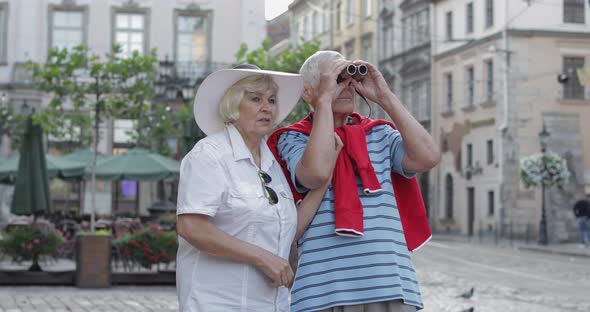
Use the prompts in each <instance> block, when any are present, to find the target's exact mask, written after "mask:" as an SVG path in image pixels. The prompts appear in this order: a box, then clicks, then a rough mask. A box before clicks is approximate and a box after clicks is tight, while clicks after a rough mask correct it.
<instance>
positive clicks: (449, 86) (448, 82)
mask: <svg viewBox="0 0 590 312" xmlns="http://www.w3.org/2000/svg"><path fill="white" fill-rule="evenodd" d="M445 82H446V91H447V103H446V104H447V105H446V106H447V107H446V111H447V112H452V111H453V74H451V73H448V74H446V75H445Z"/></svg>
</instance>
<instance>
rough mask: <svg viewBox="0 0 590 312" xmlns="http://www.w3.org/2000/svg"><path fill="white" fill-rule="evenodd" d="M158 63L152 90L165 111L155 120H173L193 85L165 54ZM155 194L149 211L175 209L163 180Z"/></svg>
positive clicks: (160, 140)
mask: <svg viewBox="0 0 590 312" xmlns="http://www.w3.org/2000/svg"><path fill="white" fill-rule="evenodd" d="M159 65H160V66H159V75H158V80H157V81H155V82H154V91H155V98H156V100H157V101H156V105H165V109H164V111H165V113H164V115H162V116H159V117H160V118H162V120H159V121H155V122H156V123H158V122H160V121H162V122H163V121H165V120H166V119H170V120H169V121H172V122H175V120H174V119H175V118H174V115H173V113H174V111H176V109H175V107H176V108H177V107H178V105H179V104H181V103H185V102H186V101H189V100H190V99H192V97H193V95H194V86H193V85H191V83H190V79H188V78H183V77H178V75H177V72H178V71H177V68H176V67H177V65H176V64H175V62H174V61H169V60H168V57H167V56H166V58H165V60H164V61H161V62H160V64H159ZM158 102H159V103H158ZM166 140H167V138H166V137H164V136H163V135H162V136H161V137H159V138H158V143H157V144H158V148H159V149H162V148H163V146H164V144H167V143H166ZM157 196H158V200H157V202H156V203H154V204H153V205H152V206H151V207H149V208H148V210H149V211H151V212H155V213H162V212H174V211H175V209H176V206H175V205H174V204H173V203H172V202H170V201H169V200H168V199H167V198H166V191H165V187H164V181H163V180H160V181H158V184H157Z"/></svg>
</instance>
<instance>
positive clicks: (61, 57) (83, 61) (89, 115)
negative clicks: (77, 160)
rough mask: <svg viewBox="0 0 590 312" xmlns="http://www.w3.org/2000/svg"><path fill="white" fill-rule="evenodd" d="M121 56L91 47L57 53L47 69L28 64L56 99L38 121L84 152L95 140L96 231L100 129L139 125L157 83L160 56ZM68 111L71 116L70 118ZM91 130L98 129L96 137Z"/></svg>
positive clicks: (118, 50)
mask: <svg viewBox="0 0 590 312" xmlns="http://www.w3.org/2000/svg"><path fill="white" fill-rule="evenodd" d="M120 55H121V48H120V47H119V46H116V45H115V46H113V49H112V52H111V53H107V54H105V56H104V57H103V58H101V57H99V56H98V55H94V54H92V55H91V54H90V51H89V50H88V49H87V48H86V47H85V46H83V45H80V46H77V47H74V48H73V49H72V50H67V49H62V50H57V49H52V50H51V51H50V52H49V57H48V60H47V63H45V64H43V65H41V64H35V63H32V62H29V63H28V66H29V67H30V68H31V69H32V73H33V83H34V84H35V86H36V88H37V89H38V90H40V91H42V92H45V93H48V94H51V95H52V99H51V101H50V102H49V105H48V106H47V107H46V108H45V109H44V110H43V111H41V112H39V113H37V114H35V115H34V121H35V122H36V123H39V124H41V126H42V127H43V128H44V129H45V131H47V132H48V133H50V134H51V135H53V136H54V137H56V138H60V137H64V136H66V135H68V136H69V139H71V140H73V141H75V142H78V143H79V144H80V145H81V146H85V144H87V138H91V140H90V143H91V147H92V150H93V154H94V155H93V160H92V164H91V187H92V205H91V227H92V230H93V231H94V211H95V206H96V196H95V185H96V175H95V168H96V154H97V147H98V140H99V124H100V122H101V121H102V120H108V119H111V118H126V119H138V118H139V117H140V116H141V115H142V114H143V113H145V112H146V111H147V110H148V108H149V104H148V101H149V100H150V99H151V98H152V84H153V82H154V79H155V64H156V61H157V59H156V52H155V50H152V51H151V52H150V53H149V54H148V55H145V56H141V55H139V53H138V52H137V51H134V52H133V54H132V56H131V57H129V58H121V57H120ZM66 111H67V112H68V114H65V115H64V114H63V113H64V112H66ZM90 125H92V128H93V131H92V134H91V135H89V132H90V131H91V130H90ZM63 129H70V130H69V131H63Z"/></svg>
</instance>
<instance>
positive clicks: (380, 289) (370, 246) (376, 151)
mask: <svg viewBox="0 0 590 312" xmlns="http://www.w3.org/2000/svg"><path fill="white" fill-rule="evenodd" d="M300 73H301V74H302V75H303V79H304V92H303V99H304V100H305V101H306V102H307V103H309V104H310V105H311V106H312V107H313V109H314V112H313V113H312V114H310V115H309V116H307V117H306V118H304V119H303V120H301V121H300V122H298V123H296V124H293V125H291V126H288V127H286V128H282V129H279V130H277V131H276V132H274V133H273V134H272V135H271V136H270V137H269V145H270V146H271V150H273V152H274V153H275V156H277V159H278V160H279V162H281V163H282V165H283V168H284V169H285V170H286V171H287V173H286V175H287V176H288V177H289V178H290V182H291V186H292V187H293V189H292V192H293V194H294V195H295V197H296V198H302V196H303V194H305V193H307V192H308V191H309V192H310V193H308V194H307V196H308V197H305V199H304V201H305V200H307V199H309V196H311V195H313V196H316V195H314V194H318V193H314V191H316V190H318V189H319V190H322V192H320V193H319V194H324V192H323V191H325V190H327V191H325V194H324V195H323V196H320V197H323V199H320V200H319V202H321V203H320V206H319V209H318V208H317V207H314V205H311V204H310V205H308V207H298V213H299V214H301V215H303V214H304V213H305V211H304V209H306V208H310V209H312V210H313V211H311V212H310V213H306V215H307V216H308V218H307V219H304V218H299V219H298V220H299V221H300V222H301V224H298V225H297V228H298V230H299V228H300V227H303V228H306V229H305V230H304V231H303V233H302V235H301V238H300V239H299V241H298V251H299V267H298V268H297V274H296V277H295V281H294V284H293V289H292V290H291V311H293V312H297V311H330V312H334V311H378V312H401V311H403V312H406V311H416V310H417V309H421V308H423V303H422V298H421V295H420V290H419V287H418V279H417V276H416V272H415V270H414V268H413V264H412V259H411V257H410V250H416V249H417V248H419V247H420V246H422V245H423V244H425V243H426V241H428V239H429V238H430V237H431V232H430V228H429V226H428V220H427V217H426V211H425V208H424V203H423V201H422V197H421V195H420V190H419V188H418V184H417V183H416V179H415V173H416V172H423V171H427V170H429V169H431V168H432V167H434V166H435V165H436V164H437V163H438V161H439V159H440V152H439V148H438V147H437V146H436V144H435V143H434V140H433V139H432V137H431V136H430V134H428V132H427V131H426V130H425V129H424V128H423V127H422V126H421V125H420V123H418V122H417V121H416V120H415V119H414V117H412V116H411V114H410V113H409V112H408V111H407V110H406V108H405V107H404V106H403V104H402V103H401V102H400V101H399V100H398V98H397V97H396V96H395V95H394V94H393V93H392V92H391V91H390V89H389V86H388V85H387V82H386V81H385V79H384V78H383V75H382V74H381V73H380V72H379V71H378V70H377V68H376V67H375V66H373V65H372V64H369V63H367V62H364V61H351V60H346V59H344V57H343V56H342V55H341V54H340V53H337V52H333V51H319V52H317V53H315V54H314V55H312V56H311V57H309V58H308V59H307V60H306V61H305V63H304V64H303V66H302V67H301V70H300ZM355 91H356V92H358V93H359V94H361V95H362V96H364V97H365V98H367V99H368V100H370V101H372V102H374V103H376V104H377V105H379V106H380V107H381V108H382V109H383V111H384V112H386V113H387V114H388V116H389V118H391V120H392V121H393V123H392V122H389V121H386V120H383V119H375V120H373V119H370V118H368V117H365V116H362V115H360V114H358V113H356V112H354V109H355V102H354V99H355ZM334 132H336V134H337V136H338V137H339V138H340V139H341V141H342V144H343V147H342V150H339V149H338V148H337V146H338V142H337V140H336V138H335V137H334ZM335 146H336V148H334V147H335ZM334 163H335V168H333V169H332V167H333V166H332V165H333V164H334ZM332 170H333V172H332ZM327 185H329V186H327ZM316 211H317V213H316ZM308 225H309V227H308Z"/></svg>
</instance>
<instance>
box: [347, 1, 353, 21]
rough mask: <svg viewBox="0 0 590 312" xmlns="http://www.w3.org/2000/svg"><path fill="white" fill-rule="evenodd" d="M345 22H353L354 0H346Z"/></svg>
mask: <svg viewBox="0 0 590 312" xmlns="http://www.w3.org/2000/svg"><path fill="white" fill-rule="evenodd" d="M346 22H347V23H348V24H352V23H354V0H348V12H347V14H346Z"/></svg>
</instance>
